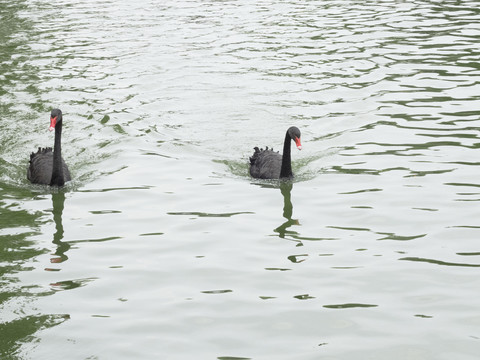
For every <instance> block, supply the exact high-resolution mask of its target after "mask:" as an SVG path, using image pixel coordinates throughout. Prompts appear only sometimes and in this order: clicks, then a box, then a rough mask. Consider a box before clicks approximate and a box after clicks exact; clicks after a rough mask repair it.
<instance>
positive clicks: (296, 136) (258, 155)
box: [250, 126, 302, 179]
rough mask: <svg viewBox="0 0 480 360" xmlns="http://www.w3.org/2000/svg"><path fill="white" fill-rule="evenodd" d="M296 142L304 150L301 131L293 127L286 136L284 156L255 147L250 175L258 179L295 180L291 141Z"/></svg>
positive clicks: (251, 159)
mask: <svg viewBox="0 0 480 360" xmlns="http://www.w3.org/2000/svg"><path fill="white" fill-rule="evenodd" d="M291 140H294V141H295V144H296V145H297V148H298V149H299V150H301V149H302V144H301V143H300V130H299V129H298V128H297V127H295V126H292V127H290V128H289V129H288V130H287V133H286V134H285V141H284V143H283V155H280V154H279V153H278V152H275V151H273V149H269V148H268V147H266V148H265V150H263V149H259V148H258V147H255V148H254V149H255V152H254V153H253V156H251V157H250V175H252V176H253V177H254V178H258V179H291V178H293V172H292V161H291V156H290V141H291Z"/></svg>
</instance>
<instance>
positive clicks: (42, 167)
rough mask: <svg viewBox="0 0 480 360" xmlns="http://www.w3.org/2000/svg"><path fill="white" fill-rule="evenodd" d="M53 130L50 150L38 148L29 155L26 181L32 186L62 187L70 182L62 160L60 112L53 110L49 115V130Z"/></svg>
mask: <svg viewBox="0 0 480 360" xmlns="http://www.w3.org/2000/svg"><path fill="white" fill-rule="evenodd" d="M53 129H55V143H54V149H53V151H52V148H43V149H41V148H38V151H37V152H36V153H32V154H31V155H30V166H29V167H28V170H27V179H28V180H30V182H32V183H34V184H44V185H50V186H63V185H64V184H65V182H66V181H70V180H71V177H70V171H68V167H67V164H65V161H64V160H63V159H62V145H61V138H62V111H61V110H60V109H53V110H52V113H51V115H50V128H49V130H50V131H52V130H53Z"/></svg>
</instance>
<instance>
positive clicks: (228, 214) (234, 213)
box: [167, 211, 254, 217]
mask: <svg viewBox="0 0 480 360" xmlns="http://www.w3.org/2000/svg"><path fill="white" fill-rule="evenodd" d="M167 214H168V215H186V216H197V217H232V216H235V215H245V214H254V213H253V212H250V211H239V212H232V213H205V212H199V211H180V212H167Z"/></svg>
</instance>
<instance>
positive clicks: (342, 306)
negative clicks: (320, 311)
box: [323, 303, 378, 309]
mask: <svg viewBox="0 0 480 360" xmlns="http://www.w3.org/2000/svg"><path fill="white" fill-rule="evenodd" d="M377 306H378V305H373V304H361V303H346V304H332V305H323V307H324V308H327V309H352V308H372V307H377Z"/></svg>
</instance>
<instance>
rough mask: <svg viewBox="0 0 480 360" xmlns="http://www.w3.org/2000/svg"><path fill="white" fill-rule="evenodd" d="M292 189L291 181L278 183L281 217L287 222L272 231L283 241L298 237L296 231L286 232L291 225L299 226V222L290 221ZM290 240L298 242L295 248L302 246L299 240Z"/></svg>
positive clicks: (295, 220)
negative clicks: (281, 199)
mask: <svg viewBox="0 0 480 360" xmlns="http://www.w3.org/2000/svg"><path fill="white" fill-rule="evenodd" d="M292 188H293V183H292V182H291V181H282V182H281V183H280V191H281V193H282V195H283V217H284V218H285V219H287V221H285V222H284V223H283V224H282V225H280V226H279V227H277V228H276V229H275V230H274V231H275V232H276V233H278V236H279V237H281V238H282V239H284V238H285V236H292V237H293V238H296V237H297V236H298V233H297V232H296V231H292V230H287V229H288V228H289V227H291V226H292V225H300V222H299V221H298V219H292V214H293V205H292V200H291V193H292ZM290 240H293V241H297V242H298V245H297V246H301V245H302V243H301V241H300V240H296V239H290Z"/></svg>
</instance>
